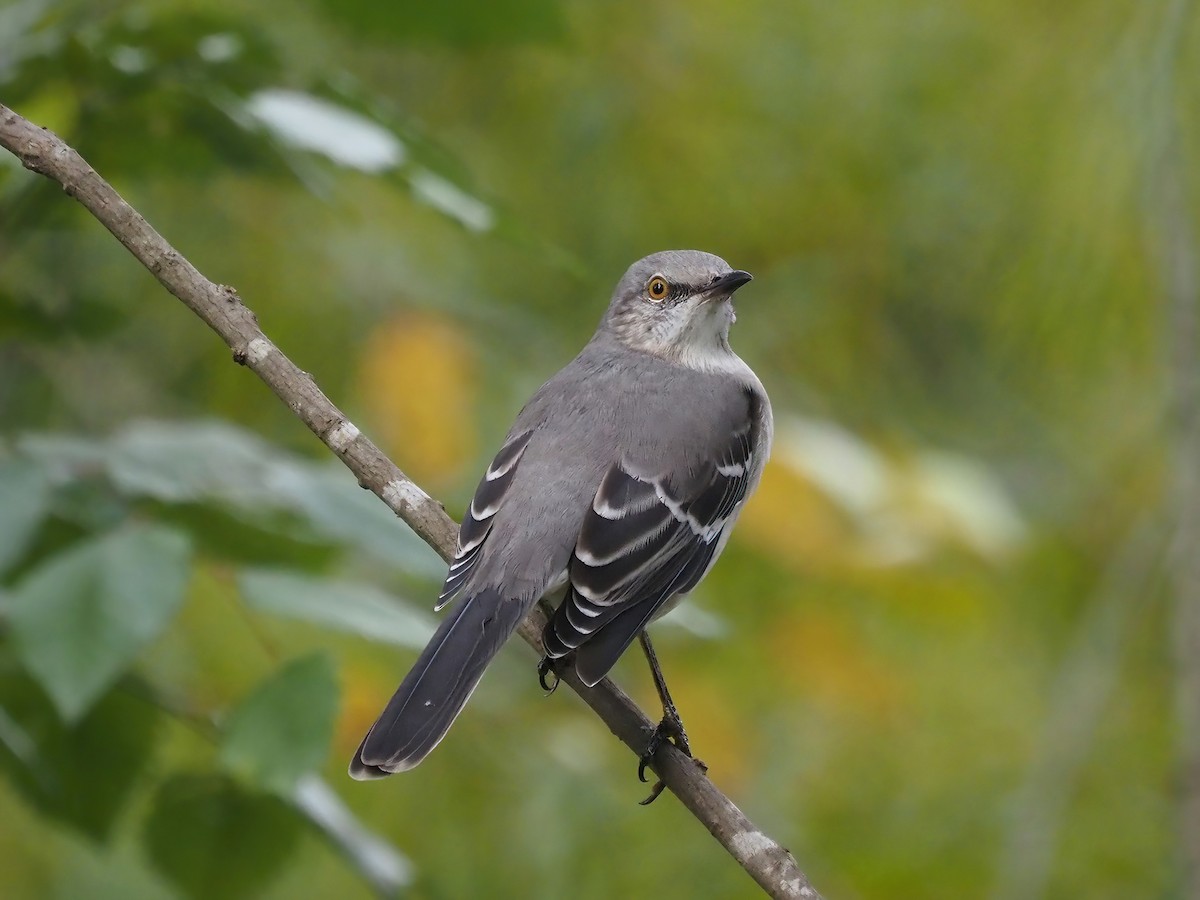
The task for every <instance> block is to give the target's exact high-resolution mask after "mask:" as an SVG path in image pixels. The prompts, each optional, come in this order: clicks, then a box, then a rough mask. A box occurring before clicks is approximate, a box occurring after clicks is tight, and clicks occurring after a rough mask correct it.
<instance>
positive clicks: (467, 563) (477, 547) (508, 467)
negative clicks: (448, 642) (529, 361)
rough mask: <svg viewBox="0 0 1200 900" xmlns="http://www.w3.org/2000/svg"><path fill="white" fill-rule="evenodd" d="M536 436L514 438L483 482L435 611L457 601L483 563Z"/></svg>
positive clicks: (520, 434) (524, 433)
mask: <svg viewBox="0 0 1200 900" xmlns="http://www.w3.org/2000/svg"><path fill="white" fill-rule="evenodd" d="M532 434H533V431H532V429H531V430H528V431H520V432H517V433H516V434H513V435H511V436H510V437H509V439H508V440H507V441H505V443H504V446H503V447H501V448H500V452H499V453H497V454H496V458H495V459H493V460H492V464H491V465H490V466H488V470H487V472H485V473H484V476H483V478H482V479H480V481H479V487H477V488H476V489H475V497H474V498H473V499H472V500H471V505H470V506H469V507H468V508H467V512H466V515H464V516H463V521H462V525H461V527H460V528H459V531H458V545H457V547H456V548H455V551H454V559H453V560H452V561H451V563H450V572H449V573H448V574H447V575H446V582H445V584H443V585H442V592H441V593H440V594H439V595H438V601H437V606H435V607H434V609H435V611H436V610H440V609H442V608H443V607H444V606H445V605H446V604H447V603H449V602H450V601H451V600H453V599H454V596H455V595H456V594H457V593H458V592H459V591H460V590H461V589H462V586H463V585H464V584H466V581H467V578H468V577H469V576H470V574H471V571H472V569H473V568H474V567H475V564H476V563H477V562H478V561H479V557H480V555H481V552H482V550H483V544H484V542H485V541H486V540H487V537H488V535H489V534H490V533H491V531H492V520H493V519H494V518H495V516H496V512H497V511H498V510H499V509H500V506H501V504H503V503H504V498H505V497H506V496H507V494H508V489H509V488H510V487H511V486H512V483H513V477H514V476H515V475H516V472H517V466H518V465H520V463H521V457H522V455H524V453H525V448H526V447H528V446H529V438H530V436H531V435H532Z"/></svg>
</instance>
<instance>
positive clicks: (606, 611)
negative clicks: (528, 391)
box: [350, 250, 772, 799]
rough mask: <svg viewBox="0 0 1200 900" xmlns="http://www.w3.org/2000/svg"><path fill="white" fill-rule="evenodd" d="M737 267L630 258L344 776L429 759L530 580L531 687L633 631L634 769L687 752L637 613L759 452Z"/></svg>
mask: <svg viewBox="0 0 1200 900" xmlns="http://www.w3.org/2000/svg"><path fill="white" fill-rule="evenodd" d="M750 279H751V276H750V274H749V273H747V272H741V271H737V270H735V269H731V268H730V267H729V265H728V264H727V263H726V262H725V261H724V260H722V259H720V258H719V257H716V256H713V255H712V254H710V253H701V252H699V251H694V250H673V251H667V252H664V253H656V254H654V255H653V256H648V257H646V258H645V259H643V260H640V261H638V262H636V263H634V264H633V265H632V266H630V267H629V270H628V271H627V272H626V273H625V275H624V277H623V278H622V279H621V280H620V282H619V283H618V284H617V287H616V290H615V291H614V293H613V297H612V301H611V302H610V303H609V306H608V311H607V312H606V313H605V315H604V318H603V319H602V320H601V322H600V327H599V328H598V329H597V330H596V334H595V335H594V336H593V337H592V339H591V341H590V342H589V343H588V345H587V346H586V347H584V348H583V351H582V352H581V353H580V354H579V355H578V356H576V357H575V359H574V360H572V361H571V362H570V363H569V364H568V365H567V366H566V368H564V369H563V370H562V371H560V372H559V373H558V374H557V375H555V376H554V377H553V378H551V379H550V380H549V381H547V382H546V383H545V384H544V385H542V387H541V388H539V389H538V391H537V393H535V394H534V395H533V398H532V399H531V400H530V401H529V403H527V404H526V406H525V408H524V409H522V410H521V412H520V414H519V415H518V416H517V420H516V422H515V423H514V424H513V426H512V428H511V429H510V430H509V432H508V436H507V437H506V438H505V440H504V445H503V446H502V447H501V448H500V452H499V453H497V454H496V457H495V459H494V460H493V461H492V464H491V465H490V466H489V467H488V470H487V472H486V473H485V474H484V476H483V479H482V480H481V481H480V482H479V487H478V489H477V490H476V492H475V497H474V499H473V500H472V501H471V506H470V508H469V509H468V511H467V514H466V515H465V516H464V518H463V523H462V527H461V530H460V532H459V537H458V546H457V550H456V551H455V555H454V561H453V562H452V563H451V564H450V571H449V574H448V575H447V577H446V582H445V586H444V587H443V589H442V592H441V595H440V597H439V601H438V606H437V608H438V609H441V608H442V607H444V606H446V605H447V604H450V603H451V602H452V601H453V606H452V608H451V609H450V612H449V614H448V615H447V616H446V618H445V619H444V620H443V621H442V622H441V624H440V626H439V627H438V629H437V631H436V633H435V634H434V636H433V638H432V639H431V640H430V641H429V644H428V645H427V646H426V647H425V649H424V650H423V651H422V652H421V655H420V656H419V657H418V658H417V661H416V663H415V664H414V665H413V667H412V670H411V671H410V672H409V673H408V675H407V676H406V677H405V679H404V681H403V682H402V683H401V685H400V687H399V689H398V690H397V691H396V693H395V695H394V696H393V697H392V699H391V701H390V702H389V703H388V704H387V707H386V708H385V709H384V711H383V713H382V714H381V715H380V716H379V719H378V720H377V721H376V722H375V724H374V725H373V726H372V727H371V730H370V731H369V732H367V736H366V737H365V738H364V739H363V742H362V744H361V745H360V746H359V748H358V752H357V753H355V755H354V759H353V761H352V762H351V763H350V774H351V776H353V777H354V778H357V779H363V780H365V779H371V778H382V777H384V776H386V775H390V774H391V773H393V772H403V771H405V770H407V769H411V768H413V767H414V766H415V765H417V763H419V762H420V761H421V760H422V759H424V758H425V756H426V755H427V754H428V753H429V752H430V751H431V750H432V749H433V748H434V747H436V746H437V744H438V742H440V741H441V740H442V738H443V737H444V736H445V734H446V731H447V730H448V729H449V728H450V725H451V723H453V722H454V719H455V718H456V717H457V716H458V714H459V713H460V712H461V711H462V708H463V706H464V705H465V704H466V702H467V699H468V698H469V697H470V696H471V692H472V691H474V689H475V686H476V685H477V684H478V683H479V679H480V676H482V675H483V670H484V669H485V668H486V667H487V665H488V663H489V662H491V660H492V657H493V656H495V654H496V652H497V651H498V650H499V649H500V647H501V645H502V644H503V643H504V642H505V641H506V640H507V639H508V637H509V636H510V635H511V634H512V632H513V630H514V629H515V628H516V627H517V625H518V624H519V623H520V622H521V620H522V619H523V618H524V617H525V615H526V614H527V613H528V612H529V611H530V609H531V608H532V607H533V605H534V604H535V603H537V602H538V600H539V598H542V597H561V601H560V602H559V604H558V607H557V610H556V611H555V612H554V614H553V615H552V617H551V619H550V622H549V623H548V624H547V626H546V630H545V632H544V635H543V641H544V644H545V650H546V658H545V659H544V660H543V662H542V665H541V666H540V667H539V671H540V673H541V676H542V683H543V686H545V677H546V674H547V673H548V671H549V670H550V669H553V668H554V667H555V666H557V665H564V664H567V665H569V664H572V663H573V665H574V667H575V671H576V673H577V674H578V675H579V678H580V679H581V680H582V681H583V682H584V683H585V684H587V685H589V686H590V685H594V684H596V683H597V682H598V681H600V679H601V678H603V677H604V675H605V674H606V673H607V672H608V671H609V669H611V668H612V666H613V664H614V663H616V661H617V658H618V657H619V656H620V655H621V654H622V653H623V652H624V651H625V649H626V648H627V647H628V646H629V645H630V644H631V643H632V642H633V640H634V639H635V638H637V637H639V635H642V640H643V648H644V649H645V650H646V652H647V657H648V658H649V660H650V663H651V667H652V669H653V670H654V675H655V684H656V686H657V687H658V688H659V693H660V695H661V696H662V699H663V705H664V718H663V724H662V725H660V726H659V729H658V730H657V731H656V732H655V734H654V736H653V738H652V739H651V742H650V745H649V746H648V747H647V750H646V753H645V754H644V755H643V757H642V767H641V768H640V769H639V776H643V775H644V770H645V766H646V764H647V763H648V762H649V761H650V758H651V757H652V756H653V753H654V750H655V749H657V747H658V745H659V743H661V741H662V740H663V739H664V738H671V739H674V741H675V742H676V743H677V744H679V745H680V746H681V747H682V748H683V749H684V750H685V752H689V754H690V751H689V750H688V747H687V738H686V734H685V733H684V731H683V728H682V723H680V722H679V717H678V714H677V713H676V712H675V710H674V704H673V703H672V702H671V700H670V695H669V694H668V693H667V692H666V685H665V683H663V682H662V678H661V673H660V672H659V671H658V667H657V661H656V660H655V659H654V656H653V650H652V648H651V646H650V644H649V641H648V639H646V638H645V636H644V632H643V629H644V628H645V626H646V625H647V624H648V623H649V622H650V621H651V620H652V619H654V618H656V617H657V616H659V615H662V614H663V613H664V612H666V611H668V610H669V609H670V608H672V607H673V606H674V605H675V603H676V602H677V601H678V599H679V598H680V596H681V595H683V594H686V593H687V592H688V591H690V590H691V589H692V588H694V587H695V586H696V585H697V584H698V583H699V581H700V579H701V578H703V577H704V575H705V573H706V572H707V571H708V570H709V569H710V568H711V567H712V564H713V563H714V562H715V561H716V559H717V557H718V556H719V555H720V554H721V551H722V550H723V549H724V547H725V542H726V541H727V540H728V539H729V534H730V531H731V530H732V529H733V524H734V522H735V521H736V519H737V517H738V513H739V512H740V511H741V509H742V504H743V503H744V502H745V500H746V498H747V497H748V496H749V495H750V493H751V492H752V491H753V490H754V488H755V487H756V486H757V485H758V481H759V477H760V476H761V474H762V470H763V465H764V463H765V462H766V459H767V454H768V453H769V452H770V448H771V432H772V425H771V404H770V402H769V401H768V400H767V395H766V393H765V392H764V390H763V387H762V383H761V382H760V381H759V380H758V378H757V377H756V376H755V374H754V372H752V371H751V370H750V367H749V366H748V365H746V363H744V362H743V361H742V360H741V358H740V357H738V355H737V354H736V353H734V352H733V350H732V349H730V346H729V326H730V325H731V324H732V323H733V321H734V310H733V303H732V298H733V294H734V292H735V291H736V290H737V289H738V288H740V287H741V286H742V285H744V284H746V283H747V282H748V281H750ZM455 598H457V599H455ZM571 654H573V658H569V659H564V657H568V656H569V655H571ZM656 794H657V791H656ZM656 794H655V795H656ZM653 796H654V795H652V797H651V798H650V799H652V798H653Z"/></svg>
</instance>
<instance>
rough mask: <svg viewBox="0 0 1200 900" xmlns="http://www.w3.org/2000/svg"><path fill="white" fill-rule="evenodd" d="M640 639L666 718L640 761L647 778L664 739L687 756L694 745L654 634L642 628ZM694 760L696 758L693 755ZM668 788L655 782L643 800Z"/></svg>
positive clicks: (642, 777) (641, 774)
mask: <svg viewBox="0 0 1200 900" xmlns="http://www.w3.org/2000/svg"><path fill="white" fill-rule="evenodd" d="M638 640H639V641H640V642H641V644H642V650H643V652H645V654H646V662H648V663H650V675H651V676H652V677H653V678H654V688H655V690H657V691H658V699H659V700H661V701H662V708H663V717H662V721H661V722H659V723H658V726H657V727H656V728H655V729H654V731H653V732H652V733H651V735H650V740H649V741H648V742H647V744H646V749H645V750H643V751H642V755H641V757H640V758H639V763H638V779H639V780H641V781H645V780H646V768H647V767H648V766H649V765H650V764H651V763H652V762H653V761H654V754H655V753H657V752H658V748H659V747H661V746H662V743H663V741H670V742H671V743H672V744H674V745H675V746H676V747H678V748H679V749H680V750H682V751H683V753H684V755H686V756H689V757H690V756H692V748H691V745H690V744H689V743H688V736H687V731H686V730H684V727H683V720H682V719H681V718H680V717H679V710H678V709H676V708H675V701H674V700H672V699H671V692H670V691H669V690H668V689H667V681H666V679H665V678H663V673H662V668H661V667H660V666H659V664H658V655H657V654H656V653H655V652H654V645H653V644H651V643H650V635H648V634H646V632H645V631H642V632H640V633H639V634H638ZM692 758H693V759H694V758H695V757H692ZM696 765H698V766H699V767H700V768H701V769H703V770H707V769H708V767H707V766H706V765H704V763H703V762H701V761H700V760H698V759H697V760H696ZM664 787H666V785H665V784H663V782H662V780H661V779H660V780H659V781H657V782H655V784H654V787H653V788H651V789H650V796H649V797H647V798H646V799H645V800H643V801H642V802H641V805H642V806H646V805H647V804H650V803H653V802H654V800H655V798H656V797H658V795H659V794H661V793H662V792H663V788H664Z"/></svg>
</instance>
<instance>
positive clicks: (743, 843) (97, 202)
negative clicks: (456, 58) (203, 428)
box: [0, 104, 820, 900]
mask: <svg viewBox="0 0 1200 900" xmlns="http://www.w3.org/2000/svg"><path fill="white" fill-rule="evenodd" d="M0 146H3V147H4V148H5V149H6V150H8V151H9V152H11V153H12V154H14V155H15V156H16V157H17V158H19V159H20V160H21V162H22V164H23V165H24V166H25V168H27V169H29V170H31V171H33V172H37V173H38V174H40V175H44V176H46V177H47V178H50V179H52V180H54V181H57V182H58V183H59V184H61V185H62V186H63V189H64V190H65V191H66V192H67V193H68V194H69V195H71V196H72V197H74V198H75V199H76V200H78V201H79V202H80V203H81V204H83V206H84V207H86V208H87V210H88V211H89V212H91V213H92V215H94V216H95V217H96V218H97V219H98V220H99V221H100V223H101V224H102V225H104V227H105V228H107V229H108V230H109V231H110V232H112V234H113V236H114V237H116V239H117V240H119V241H120V242H121V243H122V244H124V245H125V248H126V249H127V250H129V252H130V253H132V254H133V255H134V256H135V257H136V258H137V260H138V261H139V262H140V263H141V264H142V265H143V266H145V267H146V268H147V269H149V270H150V273H151V274H152V275H154V277H155V278H157V279H158V280H159V282H161V283H162V285H163V287H165V288H166V289H167V290H168V291H170V292H171V293H172V294H174V295H175V296H176V297H177V298H179V299H180V300H181V301H183V303H184V305H185V306H187V307H188V309H190V310H191V311H192V312H194V313H195V314H196V315H197V316H199V317H200V318H201V319H202V320H204V322H205V324H207V325H208V326H209V327H210V328H211V329H212V330H213V331H215V332H216V333H217V334H218V335H220V337H221V339H222V340H223V341H225V343H226V344H228V345H229V347H230V348H231V349H232V350H233V358H234V360H235V361H236V362H238V363H240V364H242V365H245V366H247V367H248V368H249V369H251V370H252V371H253V372H254V373H255V374H256V375H258V377H259V378H261V379H262V380H263V381H264V382H266V384H267V386H268V387H270V388H271V390H272V391H274V392H275V394H276V396H278V397H279V399H280V400H282V401H283V402H284V403H286V404H287V405H288V407H289V408H290V409H291V410H292V412H294V413H295V414H296V415H297V416H298V417H299V418H300V420H301V421H302V422H304V424H305V425H307V426H308V428H309V430H311V431H312V432H313V434H315V435H316V436H317V437H318V438H320V440H321V441H322V442H323V443H324V444H325V445H326V446H327V447H329V449H330V450H332V451H333V452H334V453H335V454H336V455H337V456H338V458H339V459H341V460H342V462H343V463H345V464H346V466H347V467H348V468H349V469H350V471H351V472H353V473H354V474H355V476H356V477H357V478H358V482H359V484H361V485H362V486H363V487H365V488H367V489H369V490H371V491H372V492H374V493H375V494H377V495H378V496H379V497H380V499H382V500H383V502H384V503H386V504H387V505H388V507H389V508H391V509H392V510H393V511H394V512H395V513H396V515H398V516H399V517H400V518H401V519H403V520H404V522H405V523H406V524H407V525H408V526H409V527H410V528H412V530H413V531H415V532H416V533H417V534H418V535H419V536H420V537H421V538H422V539H423V540H424V541H425V542H426V543H427V544H429V546H430V547H432V548H433V549H434V550H435V551H437V553H438V554H439V555H440V556H441V557H442V559H445V560H448V559H450V557H451V555H452V554H453V552H454V544H455V539H456V534H457V528H456V526H455V524H454V522H453V521H452V520H451V519H450V517H449V516H447V515H446V512H445V510H444V509H443V508H442V505H441V504H440V503H438V502H437V501H435V500H433V499H432V498H431V497H430V496H429V495H428V494H426V493H425V492H424V491H423V490H421V488H420V487H418V486H417V485H416V484H415V483H414V482H413V481H412V480H411V479H409V478H408V477H407V476H406V475H405V474H404V473H403V472H401V471H400V469H399V468H398V467H397V466H396V464H395V463H393V462H392V461H391V460H389V459H388V458H387V457H386V456H384V454H383V453H382V452H381V451H380V450H379V448H378V447H376V446H375V445H374V444H373V443H371V441H370V440H369V439H368V438H367V437H366V436H365V435H363V434H362V433H361V432H360V431H359V430H358V428H356V427H355V426H354V424H353V423H352V422H351V421H350V420H349V419H347V418H346V416H345V415H343V414H342V412H341V411H340V410H339V409H338V408H337V407H336V406H334V405H333V403H331V402H330V400H329V398H328V397H326V396H325V395H324V394H323V393H322V392H321V390H320V388H318V387H317V385H316V382H314V381H313V379H312V377H311V376H309V374H308V373H307V372H304V371H302V370H301V369H300V368H298V367H297V366H296V365H295V364H294V363H293V362H292V361H291V360H290V359H288V358H287V357H286V356H284V354H283V353H282V352H281V351H280V350H279V348H278V347H276V346H275V345H274V344H273V343H272V342H271V341H270V339H269V338H267V336H266V335H265V334H263V332H262V329H260V328H259V326H258V320H257V318H256V317H255V315H254V313H253V312H251V311H250V309H249V308H247V307H246V306H245V305H244V304H243V303H242V301H241V298H240V297H239V296H238V294H237V291H235V290H234V289H233V288H231V287H229V286H227V285H218V284H214V283H213V282H211V281H209V280H208V279H207V278H205V277H204V276H203V275H201V274H200V272H199V271H198V270H197V269H196V268H195V266H193V265H192V264H191V263H190V262H188V261H187V259H185V258H184V257H183V255H182V254H180V253H179V252H178V251H177V250H175V249H174V248H173V247H172V246H171V245H170V244H168V243H167V241H166V240H164V239H163V237H162V236H161V235H160V234H159V233H158V232H157V231H155V230H154V229H153V228H152V227H151V226H150V224H149V223H148V222H147V221H146V220H145V219H144V218H143V217H142V216H141V215H140V214H139V213H138V212H137V211H136V210H135V209H134V208H133V207H131V206H130V205H129V204H128V203H126V202H125V201H124V200H123V199H121V197H120V195H119V194H117V192H116V191H115V190H113V188H112V186H111V185H109V184H108V183H107V182H106V181H105V180H104V179H102V178H101V177H100V176H99V175H97V174H96V172H95V170H94V169H92V167H91V166H89V165H88V164H87V162H86V161H85V160H84V159H83V158H82V157H81V156H80V155H79V154H78V153H77V152H75V150H73V149H72V148H71V147H69V146H67V144H65V143H64V142H63V141H62V140H61V139H59V138H58V137H57V136H56V135H55V134H54V133H52V132H51V131H49V130H47V129H43V128H38V127H37V126H35V125H33V124H32V123H31V122H29V121H28V120H26V119H24V118H22V117H21V116H19V115H17V114H16V113H15V112H13V111H12V110H11V109H9V108H8V107H6V106H4V105H3V104H0ZM545 621H546V619H545V614H544V613H543V612H542V610H541V609H540V608H539V607H535V608H534V610H533V612H532V613H530V615H529V617H528V618H527V619H526V620H525V621H524V622H523V623H522V625H521V627H520V629H519V631H520V634H521V637H523V638H524V639H525V640H526V641H527V642H528V643H529V644H530V645H531V646H533V647H534V649H536V650H538V651H539V653H540V651H541V638H540V635H541V631H542V627H543V625H544V624H545ZM562 680H563V682H564V683H565V684H568V685H570V687H571V688H572V689H573V690H574V691H575V692H576V693H577V694H579V696H580V697H581V698H582V699H583V701H584V702H585V703H587V705H588V706H590V707H591V708H592V709H593V710H594V711H595V713H596V714H597V715H598V716H599V717H600V718H601V719H602V720H603V721H604V723H605V724H606V725H607V726H608V727H609V729H610V730H611V731H612V733H613V734H615V735H616V736H617V737H618V738H620V740H621V741H622V742H624V743H625V744H626V745H627V746H628V747H629V748H630V749H631V750H633V751H634V753H640V752H641V750H642V749H643V748H644V747H645V746H646V741H647V739H648V737H649V735H650V733H651V731H652V729H653V727H654V726H653V723H652V722H651V721H650V720H649V719H648V718H647V717H646V715H645V714H644V713H643V712H642V711H641V710H640V709H639V708H638V707H637V705H636V704H634V702H633V701H632V700H631V699H630V698H629V696H628V695H626V694H625V693H624V691H622V690H621V689H620V688H618V687H617V686H616V685H615V684H614V683H613V682H612V681H611V680H609V679H607V678H605V679H604V680H603V681H601V682H600V683H599V684H598V685H596V686H595V687H594V688H588V687H586V686H585V685H584V684H583V683H582V682H580V681H579V680H578V679H577V678H576V677H575V675H574V673H573V672H571V671H564V672H563V674H562ZM653 768H654V770H655V772H656V773H657V774H658V776H659V778H661V779H662V780H663V782H664V783H665V784H666V785H667V787H668V788H669V789H670V790H671V791H672V792H673V793H674V794H675V795H676V796H677V797H678V798H679V799H680V800H681V801H682V802H683V804H684V806H686V807H687V808H688V810H690V811H691V813H692V814H693V815H694V816H695V817H696V818H697V819H698V820H699V821H700V822H701V823H702V824H703V825H704V827H705V828H707V829H708V830H709V832H710V833H711V834H712V835H713V837H715V838H716V839H717V841H718V842H720V844H721V845H722V846H723V847H724V848H725V849H726V850H727V851H728V852H729V854H730V855H731V856H733V858H734V859H735V860H737V862H738V864H739V865H741V866H742V868H744V869H745V870H746V872H747V873H748V874H749V875H750V877H751V878H753V879H754V880H755V881H756V882H757V883H758V884H759V886H761V887H762V888H763V890H764V891H766V892H767V893H768V894H769V895H770V896H772V897H777V898H796V897H803V898H808V900H820V895H819V894H818V893H817V891H816V889H815V888H813V887H812V885H811V884H810V882H809V880H808V878H807V877H806V876H805V874H804V873H803V872H802V871H801V870H800V868H799V866H798V865H797V864H796V860H795V858H794V857H793V856H792V855H791V853H789V852H788V851H787V850H786V849H785V848H784V847H782V846H780V845H779V844H778V843H777V842H776V841H775V840H773V839H772V838H770V837H768V836H767V835H766V834H764V833H763V832H762V831H761V830H759V829H758V828H757V827H755V825H754V823H753V822H751V821H750V820H749V819H748V818H746V816H745V815H744V814H743V813H742V811H741V810H740V809H738V808H737V806H735V805H734V803H733V802H732V801H731V800H730V799H729V798H728V797H726V796H725V795H724V794H723V793H721V791H720V790H718V789H717V787H716V786H715V785H714V784H713V783H712V782H711V781H709V779H708V778H707V777H706V776H705V774H704V773H703V772H702V771H701V770H700V768H699V767H698V766H696V764H695V763H694V761H693V760H691V759H689V758H688V757H686V756H684V755H683V753H681V752H680V751H679V750H678V749H677V748H675V747H674V746H671V745H669V744H664V745H663V746H662V747H661V748H660V749H659V751H658V753H657V755H656V756H655V760H654V766H653Z"/></svg>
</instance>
